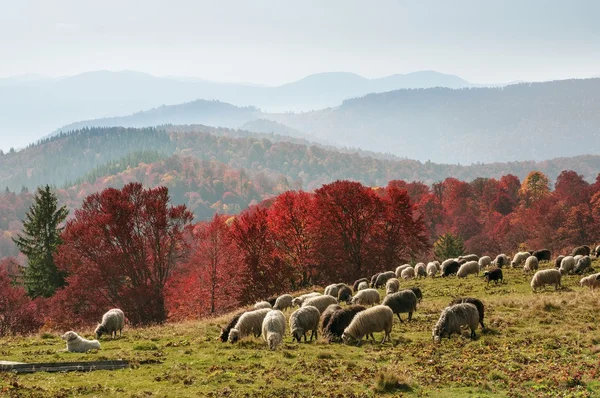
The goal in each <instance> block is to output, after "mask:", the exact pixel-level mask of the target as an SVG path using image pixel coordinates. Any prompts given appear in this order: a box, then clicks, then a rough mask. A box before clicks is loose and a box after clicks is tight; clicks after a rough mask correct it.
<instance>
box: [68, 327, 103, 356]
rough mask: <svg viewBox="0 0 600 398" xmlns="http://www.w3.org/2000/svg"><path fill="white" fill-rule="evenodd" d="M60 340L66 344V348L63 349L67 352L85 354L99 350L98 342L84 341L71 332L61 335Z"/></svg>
mask: <svg viewBox="0 0 600 398" xmlns="http://www.w3.org/2000/svg"><path fill="white" fill-rule="evenodd" d="M61 338H62V339H63V340H65V341H66V342H67V348H65V349H64V351H67V352H87V351H89V350H93V349H97V350H99V349H100V342H99V341H98V340H88V339H84V338H83V337H81V336H80V335H78V334H77V333H75V332H73V331H72V330H70V331H68V332H66V333H65V334H63V335H62V336H61Z"/></svg>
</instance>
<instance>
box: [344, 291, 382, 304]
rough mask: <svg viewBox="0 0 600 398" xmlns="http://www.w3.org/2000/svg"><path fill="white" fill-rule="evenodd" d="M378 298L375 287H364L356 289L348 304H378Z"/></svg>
mask: <svg viewBox="0 0 600 398" xmlns="http://www.w3.org/2000/svg"><path fill="white" fill-rule="evenodd" d="M380 299H381V298H380V297H379V292H378V291H377V289H365V290H360V291H358V292H357V293H356V294H355V295H354V297H352V300H350V304H359V305H375V304H379V300H380Z"/></svg>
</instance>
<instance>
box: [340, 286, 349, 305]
mask: <svg viewBox="0 0 600 398" xmlns="http://www.w3.org/2000/svg"><path fill="white" fill-rule="evenodd" d="M351 298H352V290H351V289H350V288H349V287H348V286H346V285H344V286H342V288H340V290H338V296H337V299H338V303H341V302H342V301H345V302H346V303H347V302H348V301H349V300H350V299H351Z"/></svg>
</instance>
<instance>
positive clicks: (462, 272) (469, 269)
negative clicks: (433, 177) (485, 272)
mask: <svg viewBox="0 0 600 398" xmlns="http://www.w3.org/2000/svg"><path fill="white" fill-rule="evenodd" d="M471 274H475V275H479V263H478V262H477V261H475V260H473V261H467V262H466V263H464V264H463V265H461V266H460V268H459V269H458V272H457V273H456V276H457V277H458V278H466V277H467V276H468V275H471Z"/></svg>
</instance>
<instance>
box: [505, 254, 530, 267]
mask: <svg viewBox="0 0 600 398" xmlns="http://www.w3.org/2000/svg"><path fill="white" fill-rule="evenodd" d="M529 256H531V253H529V252H518V253H517V254H515V256H514V257H513V260H512V262H511V263H510V266H511V267H512V268H516V267H518V266H520V265H521V263H522V262H523V261H525V260H527V258H528V257H529Z"/></svg>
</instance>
